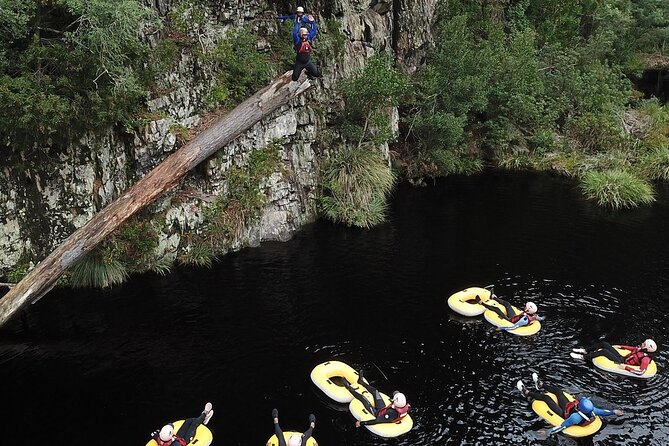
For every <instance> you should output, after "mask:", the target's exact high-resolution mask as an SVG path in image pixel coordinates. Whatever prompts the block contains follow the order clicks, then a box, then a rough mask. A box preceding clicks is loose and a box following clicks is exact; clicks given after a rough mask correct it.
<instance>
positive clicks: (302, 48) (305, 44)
mask: <svg viewBox="0 0 669 446" xmlns="http://www.w3.org/2000/svg"><path fill="white" fill-rule="evenodd" d="M295 50H296V51H297V52H298V53H300V54H311V53H312V52H313V51H314V47H313V46H311V42H309V39H307V40H301V39H300V42H299V43H298V44H297V45H295Z"/></svg>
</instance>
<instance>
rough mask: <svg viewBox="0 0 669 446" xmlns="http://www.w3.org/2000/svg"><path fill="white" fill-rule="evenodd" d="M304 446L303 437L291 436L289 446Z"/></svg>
mask: <svg viewBox="0 0 669 446" xmlns="http://www.w3.org/2000/svg"><path fill="white" fill-rule="evenodd" d="M301 445H302V435H295V434H293V435H291V436H290V438H289V439H288V446H301Z"/></svg>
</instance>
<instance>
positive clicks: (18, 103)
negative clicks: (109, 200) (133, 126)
mask: <svg viewBox="0 0 669 446" xmlns="http://www.w3.org/2000/svg"><path fill="white" fill-rule="evenodd" d="M15 3H17V5H14V6H11V7H9V8H8V9H6V10H5V8H4V7H3V8H0V10H1V11H2V12H3V13H5V11H7V14H2V17H0V21H1V22H2V23H1V25H2V26H0V34H1V36H0V37H2V38H1V39H0V41H1V42H2V43H0V53H3V54H4V55H5V57H6V58H7V61H8V62H7V63H5V64H0V144H2V145H6V146H9V147H13V148H21V149H29V150H34V148H37V147H41V146H45V145H50V146H54V145H55V146H57V145H58V144H65V143H67V142H69V141H71V140H73V139H77V138H79V137H80V136H81V135H80V134H81V132H82V131H86V130H95V129H99V128H102V127H107V126H109V125H113V124H117V123H118V124H121V125H123V126H126V125H127V124H128V123H129V122H131V121H132V120H133V118H134V115H135V113H136V111H137V109H138V106H139V105H141V103H142V101H143V100H144V99H145V97H146V86H145V85H143V84H142V80H141V79H142V76H141V75H139V72H140V71H141V70H142V67H143V66H144V64H145V63H146V61H147V54H148V46H147V44H146V43H145V42H144V41H143V40H142V39H141V37H140V33H139V32H138V31H141V30H143V29H145V28H146V27H148V26H152V27H155V26H159V22H158V20H157V17H156V14H155V13H154V12H152V10H151V9H149V8H147V7H145V6H143V5H142V4H141V3H140V2H139V1H138V0H118V1H115V2H107V1H104V0H90V1H87V2H82V1H78V0H57V1H55V2H51V3H50V6H49V7H48V8H46V7H45V8H42V7H39V8H38V7H35V6H36V5H35V3H34V2H25V4H24V6H18V3H19V2H15ZM16 110H21V113H20V114H19V115H18V119H17V115H16Z"/></svg>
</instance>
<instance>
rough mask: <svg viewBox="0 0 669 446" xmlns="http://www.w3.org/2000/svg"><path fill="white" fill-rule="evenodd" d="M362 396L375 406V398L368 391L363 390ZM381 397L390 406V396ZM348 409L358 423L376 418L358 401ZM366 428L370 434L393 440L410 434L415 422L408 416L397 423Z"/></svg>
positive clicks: (352, 403) (382, 394)
mask: <svg viewBox="0 0 669 446" xmlns="http://www.w3.org/2000/svg"><path fill="white" fill-rule="evenodd" d="M362 394H363V395H364V396H365V398H367V400H368V401H369V402H371V403H372V404H374V397H373V396H372V395H371V394H370V393H369V392H368V391H366V390H364V389H362ZM381 397H382V398H383V401H384V402H385V403H386V406H387V405H388V404H390V401H391V400H390V398H389V397H388V395H386V394H385V393H381ZM348 409H349V410H350V411H351V413H352V414H353V416H354V417H355V419H356V420H358V421H368V420H373V419H375V418H376V417H375V416H374V415H372V414H371V413H369V411H368V410H367V409H365V405H364V404H362V402H361V401H359V400H357V399H354V400H353V401H351V404H349V406H348ZM365 427H366V428H367V429H369V431H370V432H372V433H373V434H376V435H378V436H380V437H385V438H392V437H397V436H399V435H403V434H406V433H407V432H409V431H410V430H411V428H412V427H413V420H412V419H411V415H409V414H407V415H406V416H405V417H403V418H401V419H400V420H399V421H396V422H395V423H383V424H373V425H371V426H365Z"/></svg>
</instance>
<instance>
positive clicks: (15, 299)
mask: <svg viewBox="0 0 669 446" xmlns="http://www.w3.org/2000/svg"><path fill="white" fill-rule="evenodd" d="M290 76H291V72H287V73H286V74H284V75H283V76H281V77H280V78H279V79H277V80H275V81H274V82H273V83H272V84H271V85H269V86H267V87H265V88H263V89H262V90H260V91H258V92H257V93H256V94H254V95H253V96H251V97H250V98H249V99H247V100H246V101H244V102H243V103H241V104H240V105H238V106H237V107H236V108H235V109H234V110H232V111H231V112H230V113H228V114H227V115H226V116H224V117H222V118H221V119H219V120H218V121H217V122H216V123H214V124H213V125H211V126H210V127H208V128H207V129H205V130H204V131H202V132H201V133H200V134H198V135H197V136H195V138H193V139H192V140H191V141H189V142H188V143H187V144H186V145H185V146H184V147H182V148H181V149H179V150H177V151H176V152H174V153H173V154H171V155H170V156H168V157H167V158H166V159H165V160H164V161H163V162H161V163H160V164H159V165H158V166H156V168H154V169H153V170H152V171H151V172H149V173H148V174H147V175H146V176H145V177H143V178H142V179H140V180H139V181H138V182H137V183H135V184H134V185H133V186H131V187H130V188H128V189H127V190H126V191H125V192H123V193H122V194H121V196H120V197H118V198H116V199H115V200H114V201H112V202H111V203H110V204H109V205H107V206H106V207H105V208H104V209H102V210H101V211H100V212H99V213H97V214H96V215H95V216H93V218H91V220H89V221H88V222H87V223H86V224H85V225H84V226H82V227H81V228H79V229H77V230H76V231H75V232H74V233H72V234H71V235H70V236H69V237H68V238H67V239H65V241H64V242H63V243H61V244H60V246H58V247H57V248H56V249H55V250H54V251H53V252H52V253H51V254H49V256H47V257H46V258H45V259H44V260H42V261H41V262H40V263H39V264H38V265H37V266H36V267H35V268H34V269H33V270H32V271H30V273H28V274H27V275H26V276H25V277H24V278H23V280H21V281H20V282H19V283H18V284H16V286H14V287H12V288H11V289H10V291H9V292H8V293H7V294H6V295H5V296H4V297H3V298H2V299H0V325H4V324H5V323H6V322H7V321H8V320H9V319H10V318H11V317H12V315H14V314H15V313H16V312H17V311H19V310H20V309H21V308H23V306H24V305H26V304H28V303H30V302H35V301H36V300H38V299H39V298H41V297H42V296H44V295H45V294H46V293H48V292H49V291H50V290H51V289H52V288H53V287H54V286H55V284H56V282H57V280H58V278H59V277H60V276H61V275H62V274H63V273H65V272H66V271H67V270H68V269H69V268H71V267H72V266H74V265H75V264H76V263H77V261H79V260H80V259H81V258H82V257H83V256H84V255H85V254H86V253H87V252H89V251H91V250H92V249H93V248H94V247H95V246H96V245H97V244H98V243H100V242H101V241H102V240H104V238H105V237H107V236H108V235H109V234H111V233H112V232H114V231H115V230H116V229H118V228H119V227H120V226H121V225H122V224H123V223H124V222H125V221H126V220H128V219H129V218H130V217H131V216H132V215H133V214H135V213H136V212H137V211H139V210H140V209H142V208H144V207H145V206H147V205H148V204H150V203H152V202H153V201H154V200H155V199H156V198H158V197H160V196H162V195H164V194H165V193H166V192H168V191H169V190H170V189H172V188H173V187H174V186H176V185H177V184H178V182H179V181H180V180H181V179H182V178H183V177H184V176H185V175H186V174H187V173H188V172H189V171H190V170H191V169H193V168H194V167H195V166H197V165H198V164H200V163H201V162H202V161H204V160H206V159H207V158H209V157H210V156H212V155H213V154H214V153H216V151H218V150H219V149H220V148H221V147H223V146H225V145H226V144H228V143H230V142H232V141H233V140H234V139H235V138H237V137H238V136H240V135H241V134H242V133H244V132H245V131H246V130H248V129H249V128H251V127H252V126H253V125H255V124H256V123H257V122H259V121H260V120H261V119H263V118H265V117H267V116H269V115H270V114H271V113H272V112H274V111H275V110H277V109H278V108H279V107H281V106H283V105H286V104H288V103H289V102H290V101H291V100H292V99H294V98H296V97H297V96H299V95H300V94H302V93H303V92H304V91H306V90H307V89H308V88H309V87H310V86H311V84H310V82H309V81H308V80H304V78H302V79H301V80H300V81H298V82H292V81H291V79H290Z"/></svg>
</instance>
